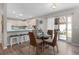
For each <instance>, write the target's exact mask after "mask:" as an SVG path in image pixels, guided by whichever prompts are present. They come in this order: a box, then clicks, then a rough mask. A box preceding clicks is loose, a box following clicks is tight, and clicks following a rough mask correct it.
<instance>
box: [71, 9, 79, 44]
mask: <svg viewBox="0 0 79 59" xmlns="http://www.w3.org/2000/svg"><path fill="white" fill-rule="evenodd" d="M72 42H74V43H77V44H79V8H78V9H76V10H75V11H74V15H73V16H72Z"/></svg>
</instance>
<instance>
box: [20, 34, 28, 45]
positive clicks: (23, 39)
mask: <svg viewBox="0 0 79 59" xmlns="http://www.w3.org/2000/svg"><path fill="white" fill-rule="evenodd" d="M26 35H27V34H20V35H19V36H20V43H23V42H24V41H26Z"/></svg>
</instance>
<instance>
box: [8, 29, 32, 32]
mask: <svg viewBox="0 0 79 59" xmlns="http://www.w3.org/2000/svg"><path fill="white" fill-rule="evenodd" d="M24 31H32V29H25V30H23V29H22V30H8V31H7V32H24Z"/></svg>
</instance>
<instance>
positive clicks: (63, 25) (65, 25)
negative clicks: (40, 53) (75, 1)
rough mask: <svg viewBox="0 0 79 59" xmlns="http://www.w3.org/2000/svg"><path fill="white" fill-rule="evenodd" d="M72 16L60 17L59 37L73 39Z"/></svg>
mask: <svg viewBox="0 0 79 59" xmlns="http://www.w3.org/2000/svg"><path fill="white" fill-rule="evenodd" d="M71 37H72V16H62V17H60V19H59V39H60V40H65V41H66V40H68V41H71Z"/></svg>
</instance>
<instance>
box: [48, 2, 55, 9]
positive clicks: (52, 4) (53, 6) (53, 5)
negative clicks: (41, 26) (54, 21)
mask: <svg viewBox="0 0 79 59" xmlns="http://www.w3.org/2000/svg"><path fill="white" fill-rule="evenodd" d="M48 5H49V7H50V8H54V9H55V8H56V4H55V3H49V4H48Z"/></svg>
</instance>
